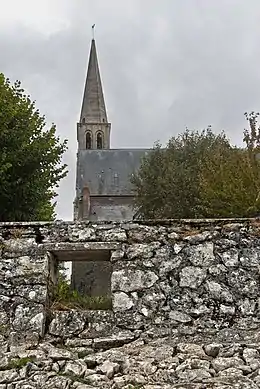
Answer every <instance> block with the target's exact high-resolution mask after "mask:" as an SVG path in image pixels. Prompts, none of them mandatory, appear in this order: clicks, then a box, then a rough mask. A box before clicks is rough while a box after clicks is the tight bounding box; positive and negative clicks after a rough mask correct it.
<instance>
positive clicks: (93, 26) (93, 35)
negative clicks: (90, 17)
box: [92, 24, 95, 39]
mask: <svg viewBox="0 0 260 389" xmlns="http://www.w3.org/2000/svg"><path fill="white" fill-rule="evenodd" d="M94 29H95V24H93V25H92V38H93V39H95V30H94Z"/></svg>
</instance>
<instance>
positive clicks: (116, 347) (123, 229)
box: [0, 219, 260, 389]
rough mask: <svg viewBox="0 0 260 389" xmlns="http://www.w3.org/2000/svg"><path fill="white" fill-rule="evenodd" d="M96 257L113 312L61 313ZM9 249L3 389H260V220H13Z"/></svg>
mask: <svg viewBox="0 0 260 389" xmlns="http://www.w3.org/2000/svg"><path fill="white" fill-rule="evenodd" d="M89 250H91V251H93V250H97V251H102V250H106V251H109V252H110V254H111V255H110V263H111V267H112V273H111V283H109V285H110V284H111V291H110V293H111V297H112V310H110V311H82V310H70V311H67V310H64V311H55V310H53V309H51V308H52V301H51V296H52V289H53V283H54V282H55V275H56V271H57V261H59V260H60V261H64V260H81V261H82V260H84V258H85V256H84V253H85V252H86V251H87V252H89ZM0 251H1V262H0V266H1V267H0V288H1V293H0V351H1V354H2V356H0V389H4V388H5V389H12V388H24V389H25V388H26V389H30V388H43V387H44V388H81V389H90V388H124V389H128V388H135V389H136V388H137V387H138V388H144V389H170V388H175V387H176V388H177V387H178V388H189V389H190V388H241V389H242V388H258V387H260V356H259V351H260V328H259V323H260V306H259V302H260V289H259V286H260V282H259V276H260V222H259V221H258V220H255V219H252V220H204V221H195V220H188V221H187V220H186V221H167V222H164V221H162V222H160V221H157V222H154V223H149V222H146V223H144V222H138V223H132V222H131V223H126V222H125V223H123V222H121V223H116V222H114V223H109V222H107V223H104V222H103V223H102V222H100V223H95V224H94V223H65V222H60V223H51V224H50V223H31V224H29V223H20V224H18V223H16V224H15V223H6V224H1V225H0ZM12 385H13V386H12Z"/></svg>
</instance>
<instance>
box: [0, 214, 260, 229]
mask: <svg viewBox="0 0 260 389" xmlns="http://www.w3.org/2000/svg"><path fill="white" fill-rule="evenodd" d="M256 221H258V222H259V223H260V218H259V217H257V218H208V219H207V218H205V219H147V220H146V219H140V220H121V221H110V220H99V221H90V220H85V221H73V220H56V221H31V222H27V221H26V222H0V228H5V227H7V228H8V227H45V226H60V225H62V224H64V225H75V224H76V225H109V224H110V225H113V226H123V225H125V224H129V223H130V224H135V225H138V224H140V225H154V226H156V225H198V226H199V225H202V226H205V225H211V226H214V225H222V224H229V223H231V224H232V223H253V222H256Z"/></svg>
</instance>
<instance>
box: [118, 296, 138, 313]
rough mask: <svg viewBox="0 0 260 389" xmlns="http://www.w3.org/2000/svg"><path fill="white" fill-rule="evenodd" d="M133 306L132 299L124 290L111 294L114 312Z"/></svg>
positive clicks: (126, 309)
mask: <svg viewBox="0 0 260 389" xmlns="http://www.w3.org/2000/svg"><path fill="white" fill-rule="evenodd" d="M133 306H134V302H133V300H132V299H131V298H130V297H129V296H128V295H127V294H126V293H124V292H117V293H114V294H113V310H114V311H115V312H120V311H128V310H129V309H131V308H132V307H133Z"/></svg>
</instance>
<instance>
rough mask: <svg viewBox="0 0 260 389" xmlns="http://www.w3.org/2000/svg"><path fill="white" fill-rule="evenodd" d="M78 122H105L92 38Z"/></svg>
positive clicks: (102, 96)
mask: <svg viewBox="0 0 260 389" xmlns="http://www.w3.org/2000/svg"><path fill="white" fill-rule="evenodd" d="M80 122H81V123H82V122H86V123H107V113H106V106H105V100H104V95H103V90H102V83H101V77H100V72H99V67H98V59H97V50H96V44H95V40H94V39H92V42H91V49H90V56H89V63H88V72H87V79H86V84H85V90H84V96H83V103H82V109H81V115H80Z"/></svg>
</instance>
